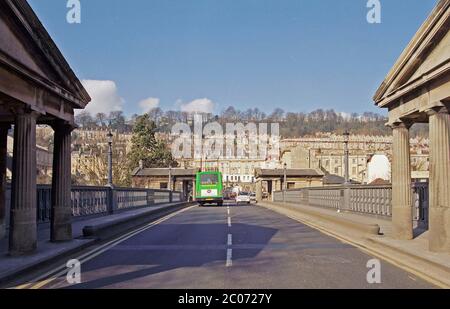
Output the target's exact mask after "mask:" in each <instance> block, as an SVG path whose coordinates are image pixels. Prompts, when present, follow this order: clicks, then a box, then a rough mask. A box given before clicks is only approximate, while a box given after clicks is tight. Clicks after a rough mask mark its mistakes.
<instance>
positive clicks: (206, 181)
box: [200, 174, 219, 185]
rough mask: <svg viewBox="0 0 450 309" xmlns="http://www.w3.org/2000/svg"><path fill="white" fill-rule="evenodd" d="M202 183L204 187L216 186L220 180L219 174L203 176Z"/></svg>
mask: <svg viewBox="0 0 450 309" xmlns="http://www.w3.org/2000/svg"><path fill="white" fill-rule="evenodd" d="M200 182H201V184H202V185H216V184H217V183H218V182H219V180H218V175H217V174H205V175H201V178H200Z"/></svg>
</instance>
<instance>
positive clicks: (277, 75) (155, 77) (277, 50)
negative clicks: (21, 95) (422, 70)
mask: <svg viewBox="0 0 450 309" xmlns="http://www.w3.org/2000/svg"><path fill="white" fill-rule="evenodd" d="M80 2H81V5H82V17H81V21H82V22H81V24H68V23H67V22H66V14H67V11H68V9H67V8H66V3H67V0H56V1H55V0H29V3H30V4H31V5H32V7H33V8H34V10H35V11H36V13H37V15H38V16H39V17H40V19H41V20H42V22H43V24H44V25H45V26H46V28H47V30H48V31H49V33H50V34H51V36H52V37H53V39H54V40H55V42H56V43H57V45H58V46H59V48H60V49H61V51H62V52H63V54H64V55H65V56H66V58H67V60H68V61H69V63H70V64H71V66H72V68H73V69H74V71H75V72H76V73H77V74H78V76H79V78H80V79H83V80H90V82H85V83H86V84H87V87H88V88H89V89H88V90H89V91H90V92H91V95H92V96H93V97H94V102H93V105H92V107H91V110H92V112H97V111H101V110H105V111H108V110H111V109H116V108H122V109H123V110H124V112H125V113H126V114H132V113H140V112H142V111H143V109H142V108H145V107H147V108H148V106H156V105H159V106H160V107H161V108H163V109H180V108H184V109H189V108H192V105H198V106H203V107H204V108H212V106H213V108H214V112H217V113H218V112H220V111H221V110H222V109H224V108H225V107H227V106H229V105H233V106H235V107H237V108H240V109H246V108H250V107H252V108H253V107H258V108H260V109H261V110H263V111H265V112H267V113H268V112H270V111H272V110H273V109H274V108H275V107H281V108H283V109H284V110H286V111H294V112H299V111H303V112H308V111H311V110H313V109H316V108H324V109H325V108H334V109H335V110H337V111H342V112H348V113H350V112H364V111H375V112H381V111H380V110H378V109H377V108H375V107H374V106H373V102H372V96H373V94H374V92H375V90H376V88H377V87H378V86H379V84H380V83H381V82H382V80H383V78H384V76H385V75H386V74H387V72H388V70H389V69H390V67H391V66H392V65H393V64H394V62H395V60H396V59H397V58H398V56H399V55H400V53H401V52H402V50H403V49H404V47H405V46H406V44H407V43H408V42H409V41H410V39H411V38H412V36H413V35H414V33H415V32H416V31H417V29H418V28H419V27H420V25H421V24H422V23H423V21H424V20H425V18H426V17H427V16H428V14H429V13H430V11H431V10H432V8H433V7H434V5H435V4H436V2H437V1H436V0H381V4H382V23H381V24H369V23H367V21H366V15H367V12H368V9H367V8H366V4H367V0H130V1H123V0H80ZM100 81H103V82H100ZM143 100H144V103H140V102H141V101H143ZM145 100H146V101H145ZM192 101H194V103H192V104H190V105H189V103H190V102H192Z"/></svg>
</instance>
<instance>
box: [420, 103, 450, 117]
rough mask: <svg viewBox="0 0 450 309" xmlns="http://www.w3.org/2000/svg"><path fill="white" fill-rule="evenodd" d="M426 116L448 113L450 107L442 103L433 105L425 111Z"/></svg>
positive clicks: (449, 112)
mask: <svg viewBox="0 0 450 309" xmlns="http://www.w3.org/2000/svg"><path fill="white" fill-rule="evenodd" d="M425 112H426V113H427V115H428V116H434V115H437V114H450V108H449V107H447V106H445V105H442V106H434V107H431V108H429V109H427V110H426V111H425Z"/></svg>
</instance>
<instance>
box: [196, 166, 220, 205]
mask: <svg viewBox="0 0 450 309" xmlns="http://www.w3.org/2000/svg"><path fill="white" fill-rule="evenodd" d="M195 178H196V179H195V199H196V201H197V202H198V203H199V204H200V205H201V206H203V205H205V204H217V206H222V205H223V183H222V173H221V172H201V173H197V175H196V177H195Z"/></svg>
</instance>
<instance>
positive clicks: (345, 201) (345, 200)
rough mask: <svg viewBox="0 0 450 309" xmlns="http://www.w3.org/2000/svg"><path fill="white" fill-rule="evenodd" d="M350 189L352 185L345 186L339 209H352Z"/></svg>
mask: <svg viewBox="0 0 450 309" xmlns="http://www.w3.org/2000/svg"><path fill="white" fill-rule="evenodd" d="M350 190H351V188H350V186H345V188H344V190H343V191H344V192H343V196H342V199H341V205H340V208H339V210H344V211H347V210H349V209H350Z"/></svg>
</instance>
